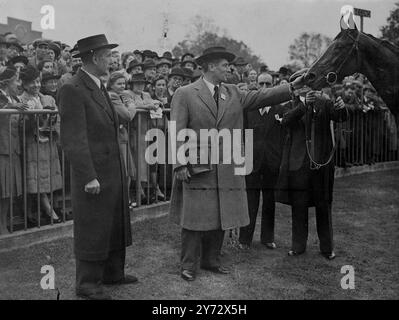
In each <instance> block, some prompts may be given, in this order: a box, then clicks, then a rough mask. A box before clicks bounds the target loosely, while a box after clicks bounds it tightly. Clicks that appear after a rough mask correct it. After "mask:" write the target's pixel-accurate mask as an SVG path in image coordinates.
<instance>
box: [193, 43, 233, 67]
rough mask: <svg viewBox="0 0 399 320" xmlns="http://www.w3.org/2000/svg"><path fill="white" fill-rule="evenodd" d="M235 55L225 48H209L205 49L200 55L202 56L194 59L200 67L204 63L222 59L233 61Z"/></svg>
mask: <svg viewBox="0 0 399 320" xmlns="http://www.w3.org/2000/svg"><path fill="white" fill-rule="evenodd" d="M235 57H236V56H235V55H234V54H233V53H231V52H228V51H227V50H226V48H225V47H211V48H208V49H205V50H204V52H203V53H202V56H200V57H198V58H197V59H196V62H197V64H199V65H201V64H203V63H204V62H206V61H209V60H212V59H218V58H223V59H226V60H227V61H228V62H231V61H233V60H234V59H235Z"/></svg>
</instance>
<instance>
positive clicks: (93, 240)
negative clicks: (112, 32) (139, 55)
mask: <svg viewBox="0 0 399 320" xmlns="http://www.w3.org/2000/svg"><path fill="white" fill-rule="evenodd" d="M117 46H118V45H116V44H109V43H108V40H107V38H106V37H105V35H103V34H101V35H96V36H91V37H88V38H84V39H81V40H79V41H78V51H79V53H78V54H76V55H75V57H81V59H82V62H83V66H82V67H81V69H80V70H79V71H78V73H77V74H76V75H75V76H73V77H72V79H71V80H70V81H69V82H67V83H66V84H65V85H64V86H62V87H61V89H60V91H59V95H58V100H59V106H60V116H61V145H62V148H63V149H64V151H65V154H66V156H67V158H68V159H69V161H70V163H71V167H72V186H71V189H72V207H73V215H74V247H75V257H76V294H77V295H78V296H80V297H84V298H88V299H110V298H111V297H110V296H108V295H107V294H105V293H104V291H103V288H102V286H101V284H110V285H112V284H128V283H133V282H136V281H137V278H136V277H134V276H128V275H125V272H124V267H125V253H126V246H129V245H131V243H132V239H131V230H130V216H129V211H128V191H127V187H126V179H125V169H124V165H123V159H122V157H121V154H120V149H119V141H118V139H119V138H118V137H119V134H118V132H119V123H118V116H117V114H116V112H115V109H114V107H113V105H112V102H111V99H110V97H109V95H108V93H107V91H106V89H105V87H104V85H103V84H102V83H101V80H100V78H101V77H103V76H106V75H108V69H109V65H110V62H111V58H112V55H111V49H113V48H115V47H117Z"/></svg>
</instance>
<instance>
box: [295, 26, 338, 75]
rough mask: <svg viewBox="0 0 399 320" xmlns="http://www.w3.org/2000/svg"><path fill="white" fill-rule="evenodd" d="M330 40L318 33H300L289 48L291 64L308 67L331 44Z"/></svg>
mask: <svg viewBox="0 0 399 320" xmlns="http://www.w3.org/2000/svg"><path fill="white" fill-rule="evenodd" d="M331 41H332V40H331V39H330V38H329V37H327V36H324V35H322V34H320V33H307V32H304V33H302V34H301V35H300V36H299V37H298V38H297V39H295V40H294V43H293V44H291V45H290V46H289V49H288V52H289V59H290V61H291V63H294V64H297V65H298V66H301V67H309V66H310V65H311V64H312V63H313V62H314V61H315V60H316V59H317V58H318V57H319V56H320V55H321V54H322V53H323V51H324V50H325V49H326V48H327V47H328V46H329V45H330V44H331Z"/></svg>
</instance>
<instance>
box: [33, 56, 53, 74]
mask: <svg viewBox="0 0 399 320" xmlns="http://www.w3.org/2000/svg"><path fill="white" fill-rule="evenodd" d="M37 68H38V69H39V71H40V74H43V73H54V62H53V61H52V60H51V59H49V58H46V59H43V60H42V61H40V62H39V63H38V65H37Z"/></svg>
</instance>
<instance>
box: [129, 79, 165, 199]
mask: <svg viewBox="0 0 399 320" xmlns="http://www.w3.org/2000/svg"><path fill="white" fill-rule="evenodd" d="M146 84H147V81H146V79H145V76H144V74H143V73H138V74H134V75H132V77H131V79H130V81H129V84H128V90H127V91H125V92H124V93H123V94H122V95H121V97H122V99H123V101H124V102H125V103H131V102H133V104H134V105H136V107H137V108H138V109H141V110H146V111H151V110H154V111H156V110H157V109H158V108H159V107H160V102H159V101H157V100H153V99H152V98H151V96H150V94H149V93H148V92H144V88H145V86H146ZM139 116H140V117H141V128H140V132H138V129H137V126H136V125H135V123H133V122H131V123H132V125H131V130H130V144H131V148H132V150H133V154H135V155H137V157H138V167H136V170H137V172H138V171H139V168H140V176H139V175H138V174H136V179H140V181H141V182H147V183H148V178H147V170H146V168H147V167H148V166H147V162H146V160H145V150H146V148H147V142H146V141H145V135H146V133H147V131H148V129H150V126H149V123H150V120H151V117H150V114H149V112H145V113H141V114H140V115H139ZM137 140H138V141H139V144H138V143H137ZM139 146H140V148H139ZM138 149H140V152H138ZM150 179H151V184H152V185H153V186H154V185H155V186H156V185H157V182H156V172H155V179H154V174H153V171H151V170H150ZM156 189H157V188H156ZM156 189H155V190H156ZM141 194H142V197H143V196H144V191H143V190H141ZM148 200H149V199H148Z"/></svg>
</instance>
